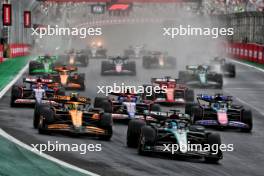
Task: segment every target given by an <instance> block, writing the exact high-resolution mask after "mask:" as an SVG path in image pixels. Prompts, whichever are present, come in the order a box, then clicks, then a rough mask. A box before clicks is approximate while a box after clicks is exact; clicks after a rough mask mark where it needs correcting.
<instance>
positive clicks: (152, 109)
mask: <svg viewBox="0 0 264 176" xmlns="http://www.w3.org/2000/svg"><path fill="white" fill-rule="evenodd" d="M150 110H151V111H155V112H160V111H161V107H160V105H159V104H152V105H151V106H150Z"/></svg>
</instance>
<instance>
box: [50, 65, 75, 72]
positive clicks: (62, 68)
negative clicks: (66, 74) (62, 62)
mask: <svg viewBox="0 0 264 176" xmlns="http://www.w3.org/2000/svg"><path fill="white" fill-rule="evenodd" d="M53 69H54V70H55V71H58V72H62V71H70V72H73V71H77V70H78V68H77V67H76V66H71V65H67V66H55V67H54V68H53Z"/></svg>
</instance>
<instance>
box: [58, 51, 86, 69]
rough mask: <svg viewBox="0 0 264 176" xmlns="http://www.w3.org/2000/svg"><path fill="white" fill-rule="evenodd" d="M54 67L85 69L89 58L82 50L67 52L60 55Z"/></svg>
mask: <svg viewBox="0 0 264 176" xmlns="http://www.w3.org/2000/svg"><path fill="white" fill-rule="evenodd" d="M56 65H58V66H59V65H73V66H78V67H87V66H88V65H89V56H88V55H86V54H85V51H83V50H77V51H74V50H72V51H69V52H68V53H65V54H64V55H61V56H60V57H59V59H58V61H57V62H56Z"/></svg>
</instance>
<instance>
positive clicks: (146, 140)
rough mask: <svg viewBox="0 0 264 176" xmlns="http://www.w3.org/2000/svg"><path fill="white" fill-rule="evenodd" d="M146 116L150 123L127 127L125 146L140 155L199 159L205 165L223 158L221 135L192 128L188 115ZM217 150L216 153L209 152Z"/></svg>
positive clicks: (136, 122) (176, 112)
mask: <svg viewBox="0 0 264 176" xmlns="http://www.w3.org/2000/svg"><path fill="white" fill-rule="evenodd" d="M149 113H150V114H149V116H151V117H152V119H150V120H147V119H145V120H144V121H143V120H138V119H137V120H136V119H135V120H131V121H130V122H129V124H128V129H127V145H128V147H137V148H138V153H139V154H140V155H150V154H152V153H169V154H172V155H182V156H196V157H197V156H198V157H203V158H204V159H205V161H207V162H218V161H219V160H220V159H222V158H223V154H222V151H221V149H220V145H221V138H220V135H219V134H216V133H211V132H207V131H205V129H204V127H203V126H199V125H191V118H190V116H189V115H187V114H182V113H179V112H178V111H177V110H172V111H171V112H158V113H157V112H154V113H153V112H149ZM153 119H154V120H153ZM216 146H217V149H216V150H215V151H212V149H213V148H216Z"/></svg>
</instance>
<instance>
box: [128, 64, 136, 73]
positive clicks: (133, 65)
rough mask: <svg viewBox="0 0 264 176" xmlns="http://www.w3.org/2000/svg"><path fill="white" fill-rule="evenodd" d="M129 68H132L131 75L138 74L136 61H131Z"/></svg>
mask: <svg viewBox="0 0 264 176" xmlns="http://www.w3.org/2000/svg"><path fill="white" fill-rule="evenodd" d="M127 69H128V70H131V75H136V63H135V62H129V63H128V65H127Z"/></svg>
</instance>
